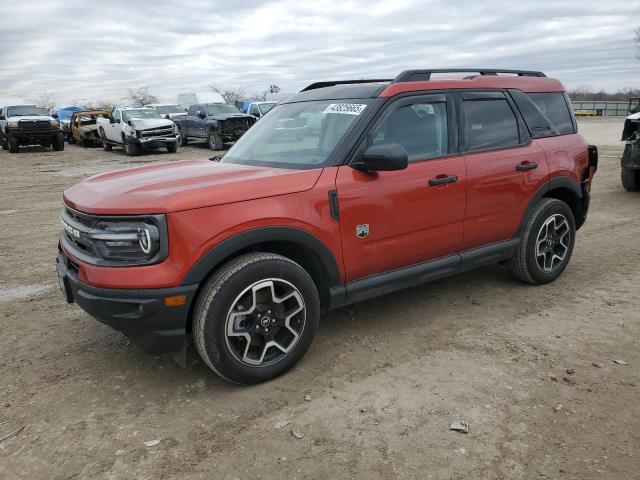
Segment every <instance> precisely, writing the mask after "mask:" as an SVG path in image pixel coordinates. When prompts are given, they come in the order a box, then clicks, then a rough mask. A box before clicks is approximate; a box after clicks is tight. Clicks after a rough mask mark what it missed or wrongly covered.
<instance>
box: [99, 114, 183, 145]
mask: <svg viewBox="0 0 640 480" xmlns="http://www.w3.org/2000/svg"><path fill="white" fill-rule="evenodd" d="M97 123H98V132H99V134H100V138H101V140H102V146H103V148H104V150H105V151H110V150H111V149H112V147H114V146H118V147H123V148H124V152H125V153H126V154H127V155H128V156H135V155H139V154H140V153H142V152H143V151H144V150H146V149H156V148H166V149H167V151H168V152H171V153H175V152H176V150H177V149H178V141H177V136H176V134H177V127H176V126H175V124H174V123H173V122H172V121H171V120H167V119H166V118H162V117H161V116H160V114H159V113H158V112H156V111H155V110H153V109H152V108H134V107H122V108H116V109H114V110H113V112H112V113H111V115H109V116H108V117H107V118H97Z"/></svg>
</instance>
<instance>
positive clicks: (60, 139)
mask: <svg viewBox="0 0 640 480" xmlns="http://www.w3.org/2000/svg"><path fill="white" fill-rule="evenodd" d="M51 147H52V148H53V150H54V151H55V152H60V151H62V150H64V135H63V134H62V132H58V133H56V135H55V136H54V137H53V138H52V139H51Z"/></svg>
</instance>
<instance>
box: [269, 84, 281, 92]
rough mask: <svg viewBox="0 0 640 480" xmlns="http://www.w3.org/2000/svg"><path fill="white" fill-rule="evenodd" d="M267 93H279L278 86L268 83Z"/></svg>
mask: <svg viewBox="0 0 640 480" xmlns="http://www.w3.org/2000/svg"><path fill="white" fill-rule="evenodd" d="M269 93H280V87H279V86H278V85H269Z"/></svg>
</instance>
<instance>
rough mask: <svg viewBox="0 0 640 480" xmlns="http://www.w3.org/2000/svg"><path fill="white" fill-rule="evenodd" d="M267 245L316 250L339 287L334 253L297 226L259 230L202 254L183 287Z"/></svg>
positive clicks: (248, 231)
mask: <svg viewBox="0 0 640 480" xmlns="http://www.w3.org/2000/svg"><path fill="white" fill-rule="evenodd" d="M264 242H289V243H294V244H298V245H300V246H302V247H306V248H307V249H310V250H311V251H313V252H314V253H315V254H316V255H317V257H318V258H319V259H320V261H321V262H322V264H323V266H324V268H325V270H326V273H327V275H328V281H329V286H330V287H334V286H337V285H339V284H340V270H339V269H338V263H337V262H336V259H335V257H334V256H333V253H331V250H329V248H328V247H327V246H326V245H325V244H324V243H323V242H322V241H321V240H320V239H318V238H317V237H315V236H314V235H312V234H310V233H308V232H306V231H304V230H301V229H299V228H294V227H284V226H281V227H258V228H253V229H251V230H247V231H245V232H242V233H239V234H237V235H233V236H231V237H229V238H227V239H225V240H223V241H222V242H220V243H219V244H217V245H216V246H215V247H213V248H212V249H211V250H209V251H208V252H207V253H205V254H204V255H202V256H201V257H200V258H199V259H198V260H197V261H196V262H195V263H194V264H193V265H192V266H191V268H190V269H189V271H188V272H187V274H186V275H185V276H184V278H183V279H182V282H181V285H191V284H194V283H200V282H202V280H204V279H205V278H206V277H207V275H209V273H211V271H212V269H214V268H215V267H217V266H219V265H221V263H222V262H223V261H224V260H225V259H227V258H230V257H232V256H233V255H234V254H235V253H237V252H240V251H242V250H244V249H246V248H249V247H251V246H252V245H257V244H260V243H264Z"/></svg>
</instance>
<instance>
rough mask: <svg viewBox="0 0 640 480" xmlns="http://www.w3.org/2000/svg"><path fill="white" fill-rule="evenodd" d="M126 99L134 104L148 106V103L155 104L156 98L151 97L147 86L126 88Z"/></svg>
mask: <svg viewBox="0 0 640 480" xmlns="http://www.w3.org/2000/svg"><path fill="white" fill-rule="evenodd" d="M127 99H128V100H129V101H130V102H131V103H134V104H140V105H143V106H144V105H149V104H150V103H156V102H157V101H158V97H156V96H155V95H153V94H152V93H151V92H150V90H149V85H145V86H144V87H140V88H128V89H127Z"/></svg>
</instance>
